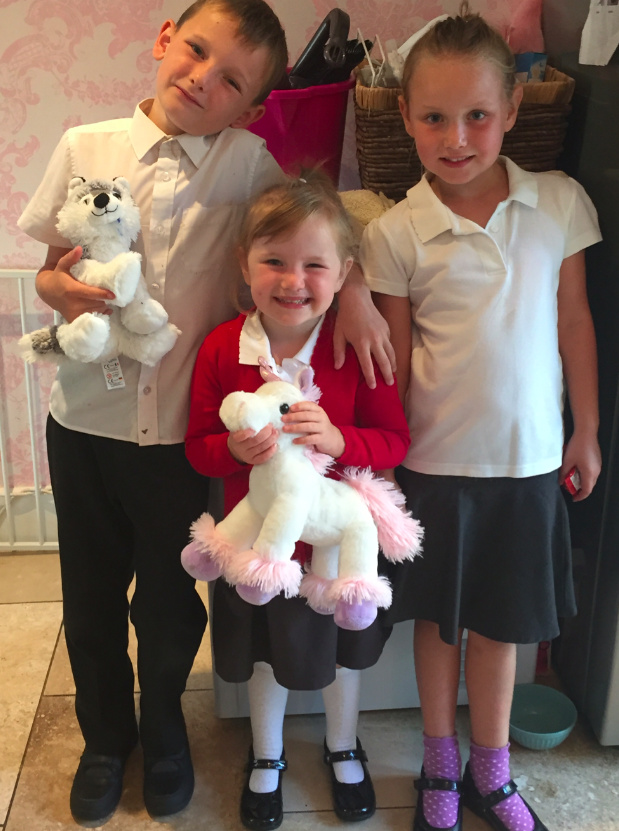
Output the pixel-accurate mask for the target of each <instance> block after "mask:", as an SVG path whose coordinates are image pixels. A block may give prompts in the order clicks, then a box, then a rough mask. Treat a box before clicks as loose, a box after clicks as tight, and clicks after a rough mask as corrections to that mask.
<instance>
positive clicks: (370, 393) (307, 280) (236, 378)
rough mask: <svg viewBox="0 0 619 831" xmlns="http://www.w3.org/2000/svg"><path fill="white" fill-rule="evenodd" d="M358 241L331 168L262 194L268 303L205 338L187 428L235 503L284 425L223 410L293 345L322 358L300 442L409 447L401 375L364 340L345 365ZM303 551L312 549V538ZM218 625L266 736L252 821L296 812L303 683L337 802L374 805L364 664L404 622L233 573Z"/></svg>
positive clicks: (257, 221) (257, 747)
mask: <svg viewBox="0 0 619 831" xmlns="http://www.w3.org/2000/svg"><path fill="white" fill-rule="evenodd" d="M352 250H353V238H352V232H351V228H350V224H349V221H348V217H347V215H346V212H345V210H344V208H343V206H342V203H341V201H340V199H339V196H338V194H337V192H336V191H335V189H334V187H333V185H332V184H331V183H330V182H329V180H328V179H326V177H324V176H323V175H322V174H319V173H316V172H313V173H308V174H306V175H305V178H303V179H291V180H290V181H288V182H287V183H286V184H283V185H277V186H275V187H273V188H270V189H269V190H267V191H265V192H264V193H263V194H261V195H260V196H259V197H257V198H256V199H255V200H254V201H253V203H252V204H251V205H250V206H249V209H248V212H247V216H246V219H245V222H244V226H243V228H242V233H241V244H240V260H241V267H242V271H243V275H244V279H245V282H246V284H247V286H248V287H249V290H250V292H251V298H252V301H253V303H254V305H255V308H254V309H253V310H252V311H251V312H250V313H249V314H241V315H239V317H238V318H236V320H232V321H229V322H228V323H224V324H222V325H221V326H219V327H218V328H217V329H215V330H214V331H213V332H212V333H211V334H210V335H209V336H208V337H207V338H206V340H205V341H204V343H203V344H202V347H201V349H200V351H199V353H198V358H197V361H196V365H195V369H194V375H193V382H192V393H191V410H190V417H189V428H188V432H187V436H186V449H187V456H188V458H189V461H190V462H191V464H192V465H193V466H194V467H195V469H196V470H197V471H198V472H199V473H202V474H204V475H205V476H216V477H221V478H223V480H224V509H225V511H226V513H227V512H228V511H229V510H230V509H231V508H232V507H233V506H234V505H235V504H236V503H237V502H238V501H239V500H240V499H241V498H242V497H243V496H244V495H245V494H246V493H247V490H248V482H249V471H250V469H251V466H252V465H255V464H261V463H263V462H265V461H267V460H268V459H269V458H270V457H271V456H272V455H273V454H274V453H275V452H276V449H277V433H276V431H275V430H274V429H273V428H272V427H270V426H269V427H266V428H264V429H263V430H261V431H260V432H259V433H258V434H256V435H254V434H252V432H251V431H249V430H241V431H237V432H235V433H229V432H228V431H227V430H226V428H225V427H224V425H223V423H222V422H221V421H220V419H219V407H220V405H221V402H222V400H223V399H224V397H225V396H226V395H227V394H228V393H230V392H233V391H235V390H244V391H247V392H254V391H255V390H256V389H258V387H259V386H261V384H262V378H261V376H260V372H259V364H258V362H259V359H260V358H264V359H266V360H267V361H268V363H269V364H270V365H271V366H272V367H273V368H275V371H276V372H277V374H280V375H282V377H285V376H284V375H283V370H282V369H281V366H282V363H283V362H284V360H285V359H286V358H296V359H297V360H300V361H303V362H304V363H307V364H311V366H312V368H313V369H314V373H315V376H314V382H315V383H316V385H317V386H318V387H319V388H320V389H321V390H322V396H321V399H320V406H319V405H318V404H316V403H314V402H311V401H304V402H301V403H298V404H294V405H293V407H292V408H291V411H290V413H289V414H288V415H286V416H284V421H285V422H286V425H285V426H284V428H283V429H284V430H286V431H289V432H294V433H298V434H299V435H298V438H297V439H296V441H297V442H298V443H301V444H309V445H314V447H315V448H316V450H317V451H319V452H320V453H326V454H329V455H330V456H333V457H334V458H335V459H336V462H337V463H336V466H335V471H336V473H335V474H334V475H337V469H338V468H340V469H342V467H343V466H346V465H358V466H362V467H371V468H373V469H375V470H385V469H390V468H393V467H394V466H395V465H398V464H399V463H400V462H401V461H402V459H403V458H404V456H405V454H406V450H407V448H408V444H409V433H408V427H407V423H406V418H405V416H404V412H403V409H402V407H401V404H400V401H399V399H398V394H397V390H396V387H395V386H387V385H386V384H385V383H384V382H383V380H382V378H381V377H380V373H377V387H376V389H370V388H369V387H368V386H367V384H366V383H365V381H364V378H363V374H362V372H361V370H360V367H359V364H358V361H357V358H356V356H355V354H354V352H353V350H352V349H349V351H348V353H347V356H346V361H345V363H344V366H343V367H342V368H341V369H339V370H336V369H334V356H333V325H334V314H333V312H332V311H331V306H332V303H333V300H334V296H335V293H336V292H337V291H338V289H339V288H340V286H341V285H342V283H343V281H344V279H345V277H346V274H347V272H348V270H349V268H350V267H351V264H352V261H353V260H352ZM300 548H302V547H301V546H298V549H300ZM295 556H296V557H298V558H300V559H301V560H302V559H303V551H300V550H298V552H297V554H295ZM212 626H213V633H212V634H213V651H214V659H215V669H216V671H217V673H218V675H219V676H220V677H221V678H223V679H224V680H225V681H230V682H243V681H248V682H249V683H248V689H249V701H250V715H251V726H252V734H253V744H252V747H251V748H250V752H249V763H248V768H247V770H248V776H247V781H246V784H245V788H244V790H243V794H242V798H241V820H242V822H243V824H244V825H245V826H246V827H247V828H253V829H267V828H277V827H278V826H279V824H280V823H281V821H282V818H283V813H282V798H281V772H282V771H283V770H285V769H286V761H285V758H284V750H283V735H282V734H283V718H284V711H285V708H286V700H287V696H288V690H289V689H296V690H316V689H321V690H322V691H323V699H324V704H325V711H326V722H327V724H326V739H325V748H324V751H325V752H324V759H325V762H327V764H329V765H330V771H331V784H332V791H333V800H334V808H335V812H336V814H337V815H338V816H339V817H340V819H342V820H344V821H356V820H360V819H365V818H367V817H370V816H372V814H373V813H374V810H375V797H374V790H373V787H372V782H371V779H370V776H369V774H368V771H367V768H366V766H365V761H366V756H365V753H364V751H363V749H362V747H361V744H360V743H359V740H358V739H357V738H356V728H357V718H358V706H359V705H358V702H359V688H360V670H361V669H364V668H366V667H369V666H372V665H373V664H374V663H376V661H377V660H378V658H379V656H380V654H381V652H382V649H383V646H384V643H385V640H386V639H387V637H388V636H389V633H390V629H388V628H387V629H386V628H385V627H383V626H381V625H380V622H379V621H378V620H377V621H375V622H374V623H373V624H372V625H371V626H369V627H368V628H367V629H364V630H363V631H358V632H352V631H345V630H343V629H339V628H338V627H337V626H336V625H335V623H334V622H333V617H332V616H330V615H320V614H318V613H316V612H315V611H313V610H312V609H311V608H310V607H309V606H308V605H307V604H306V602H305V600H304V599H302V598H299V597H294V598H289V599H286V598H285V597H284V596H283V594H281V595H278V596H277V597H275V598H273V600H271V601H270V602H269V603H267V604H266V605H263V606H254V605H250V604H249V603H246V602H245V601H244V600H242V599H241V598H240V597H239V595H238V594H237V593H236V591H235V590H234V588H232V587H231V586H229V585H228V584H227V583H226V582H225V581H224V580H223V579H219V580H217V582H216V585H215V590H214V601H213V614H212Z"/></svg>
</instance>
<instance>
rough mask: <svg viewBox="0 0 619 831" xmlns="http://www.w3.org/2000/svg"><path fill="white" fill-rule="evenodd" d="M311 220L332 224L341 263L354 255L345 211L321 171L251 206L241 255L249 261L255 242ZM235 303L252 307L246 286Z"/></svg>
mask: <svg viewBox="0 0 619 831" xmlns="http://www.w3.org/2000/svg"><path fill="white" fill-rule="evenodd" d="M311 217H321V218H322V219H324V220H326V221H327V222H328V223H329V225H330V226H331V229H332V230H333V237H334V239H335V245H336V249H337V253H338V257H339V258H340V260H341V262H342V263H344V261H345V260H346V259H348V258H349V257H352V256H353V255H354V251H355V238H354V234H353V230H352V226H351V224H350V220H349V218H348V214H347V213H346V209H345V208H344V205H343V204H342V200H341V199H340V196H339V194H338V192H337V190H336V189H335V187H334V185H333V183H332V182H331V180H330V179H329V177H328V176H327V175H326V174H325V173H323V172H322V171H321V170H319V169H312V170H302V171H301V174H300V176H299V177H298V178H292V177H290V178H289V179H288V180H287V181H286V182H284V183H282V184H281V185H273V186H272V187H270V188H267V189H266V190H264V191H262V193H259V194H258V195H257V196H255V197H254V198H253V199H252V200H251V201H250V202H249V205H248V206H247V211H246V213H245V216H244V218H243V222H242V224H241V230H240V234H239V251H240V253H241V254H242V255H244V256H245V257H246V256H247V255H248V254H249V250H250V248H251V247H252V245H253V243H254V242H255V240H257V239H262V238H264V237H267V238H270V237H278V236H281V235H287V234H290V235H291V234H293V233H294V232H295V231H296V230H297V229H298V228H299V227H300V226H301V225H302V224H303V222H305V221H306V220H307V219H310V218H311ZM233 300H234V303H235V305H236V307H237V308H238V309H239V310H241V311H244V310H247V309H248V308H249V307H250V306H251V303H248V302H247V290H246V287H245V286H244V284H243V285H241V284H239V285H238V286H236V287H234V290H233Z"/></svg>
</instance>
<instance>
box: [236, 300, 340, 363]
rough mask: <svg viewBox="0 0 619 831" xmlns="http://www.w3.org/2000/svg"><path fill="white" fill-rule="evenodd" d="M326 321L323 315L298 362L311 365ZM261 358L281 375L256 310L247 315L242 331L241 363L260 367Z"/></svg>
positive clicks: (302, 348)
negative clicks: (323, 323) (321, 329)
mask: <svg viewBox="0 0 619 831" xmlns="http://www.w3.org/2000/svg"><path fill="white" fill-rule="evenodd" d="M324 319H325V316H324V315H322V316H321V318H320V320H319V321H318V323H317V324H316V326H314V329H313V330H312V334H311V335H310V336H309V338H308V339H307V340H306V341H305V344H304V345H303V346H302V347H301V349H300V350H299V351H298V352H297V354H296V355H295V356H294V357H295V359H296V360H297V361H301V362H302V363H304V364H307V365H308V366H309V364H310V363H311V360H312V353H313V351H314V347H315V346H316V341H317V340H318V335H319V334H320V328H321V326H322V322H323V320H324ZM259 358H264V359H265V360H266V361H267V363H269V364H270V365H271V366H272V367H273V368H274V370H275V373H276V374H277V375H279V374H281V367H278V366H277V365H276V364H275V361H274V360H273V355H272V354H271V344H270V343H269V339H268V337H267V333H266V332H265V331H264V327H263V326H262V321H261V320H260V313H259V312H258V311H257V310H254V311H253V312H250V313H249V314H248V315H247V317H246V318H245V322H244V323H243V328H242V329H241V336H240V338H239V363H240V364H248V365H250V366H258V359H259ZM278 370H279V372H278Z"/></svg>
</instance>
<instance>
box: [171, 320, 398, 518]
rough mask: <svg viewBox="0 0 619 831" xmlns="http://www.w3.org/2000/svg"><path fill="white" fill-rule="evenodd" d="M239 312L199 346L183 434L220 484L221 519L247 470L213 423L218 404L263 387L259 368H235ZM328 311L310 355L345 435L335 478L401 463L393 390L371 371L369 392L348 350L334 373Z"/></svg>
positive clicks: (193, 455)
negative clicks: (349, 470) (351, 470)
mask: <svg viewBox="0 0 619 831" xmlns="http://www.w3.org/2000/svg"><path fill="white" fill-rule="evenodd" d="M244 322H245V315H239V316H238V317H237V318H236V319H235V320H230V321H228V322H226V323H222V324H221V325H220V326H218V327H217V328H216V329H214V330H213V331H212V332H211V334H210V335H208V337H207V338H206V339H205V341H204V343H203V344H202V346H201V347H200V350H199V352H198V357H197V358H196V364H195V367H194V370H193V378H192V383H191V406H190V411H189V426H188V428H187V435H186V436H185V449H186V453H187V458H188V459H189V461H190V462H191V464H192V465H193V467H194V468H195V469H196V470H197V471H198V473H202V474H204V475H205V476H213V477H222V478H223V479H224V509H225V512H226V514H227V513H228V512H229V511H230V510H231V509H232V508H233V507H234V506H235V505H236V504H237V502H240V500H241V499H242V498H243V497H244V496H245V494H246V493H247V491H248V489H249V472H250V470H251V466H250V465H242V464H240V463H239V462H237V461H236V460H235V459H234V458H233V456H232V455H231V453H230V451H229V449H228V444H227V441H228V431H227V430H226V428H225V426H224V425H223V423H222V421H221V420H220V418H219V407H220V406H221V402H222V401H223V399H224V398H225V397H226V395H228V393H230V392H235V391H236V390H243V391H245V392H255V391H256V390H257V389H258V387H260V386H261V385H262V384H263V380H262V378H261V377H260V372H259V368H258V367H257V366H253V365H246V364H239V338H240V335H241V329H242V328H243V323H244ZM334 322H335V315H334V313H332V312H329V313H328V314H327V316H326V318H325V320H324V322H323V325H322V328H321V330H320V334H319V336H318V340H317V342H316V346H315V348H314V353H313V355H312V362H311V363H312V368H313V369H314V383H315V384H316V386H318V387H319V388H320V389H321V391H322V396H321V398H320V402H319V403H320V406H321V407H323V408H324V409H325V411H326V413H327V415H328V416H329V418H330V419H331V422H332V423H333V424H335V425H336V426H337V427H338V428H339V429H340V430H341V431H342V434H343V436H344V441H345V443H346V449H345V450H344V453H343V454H342V455H341V456H340V458H339V459H338V460H337V465H336V466H335V468H334V470H335V473H336V475H337V470H338V468H339V469H340V470H341V469H342V468H343V467H345V466H347V465H355V466H359V467H370V468H372V469H373V470H383V469H386V468H392V467H395V466H396V465H399V464H400V462H401V461H402V460H403V459H404V456H405V455H406V451H407V450H408V445H409V444H410V436H409V430H408V424H407V421H406V417H405V415H404V410H403V408H402V405H401V403H400V399H399V398H398V392H397V388H396V385H395V384H393V385H392V386H387V384H385V382H384V381H383V379H382V376H381V375H380V372H379V371H377V372H376V389H373V390H372V389H370V388H369V387H368V386H367V384H366V383H365V380H364V378H363V373H362V372H361V368H360V366H359V362H358V361H357V357H356V355H355V353H354V350H353V349H352V347H348V349H347V352H346V360H345V362H344V366H343V367H342V368H341V369H338V370H336V369H335V368H334V357H333V327H334Z"/></svg>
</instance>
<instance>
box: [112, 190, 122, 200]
mask: <svg viewBox="0 0 619 831" xmlns="http://www.w3.org/2000/svg"><path fill="white" fill-rule="evenodd" d="M112 196H115V197H116V198H117V199H120V191H119V190H113V191H112Z"/></svg>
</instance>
